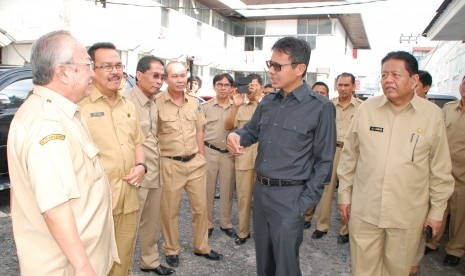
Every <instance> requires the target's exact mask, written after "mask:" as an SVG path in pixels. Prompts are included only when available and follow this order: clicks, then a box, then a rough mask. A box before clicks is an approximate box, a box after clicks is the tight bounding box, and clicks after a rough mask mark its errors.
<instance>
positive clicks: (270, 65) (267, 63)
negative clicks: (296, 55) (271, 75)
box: [266, 60, 299, 72]
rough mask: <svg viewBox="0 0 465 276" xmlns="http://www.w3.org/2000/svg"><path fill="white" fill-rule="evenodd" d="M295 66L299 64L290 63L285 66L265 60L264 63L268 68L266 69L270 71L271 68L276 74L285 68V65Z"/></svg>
mask: <svg viewBox="0 0 465 276" xmlns="http://www.w3.org/2000/svg"><path fill="white" fill-rule="evenodd" d="M295 64H299V63H298V62H292V63H287V64H279V63H277V62H274V61H271V60H267V61H266V66H267V67H268V69H270V68H271V67H273V69H274V70H275V71H276V72H281V68H282V67H283V66H286V65H295Z"/></svg>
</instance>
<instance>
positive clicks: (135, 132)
mask: <svg viewBox="0 0 465 276" xmlns="http://www.w3.org/2000/svg"><path fill="white" fill-rule="evenodd" d="M79 105H80V106H81V111H82V115H83V117H84V119H85V120H86V122H87V125H88V127H89V130H90V134H91V135H92V139H93V140H94V143H95V144H96V145H97V147H98V148H99V150H100V153H99V157H100V161H101V162H102V165H103V167H104V168H105V173H106V174H107V176H108V179H109V181H110V187H111V192H112V199H113V215H120V214H129V213H132V212H135V211H137V210H139V204H138V201H137V190H136V189H134V188H133V187H132V185H130V184H129V183H128V182H127V181H124V180H123V177H124V176H126V175H127V174H128V173H129V170H130V169H131V168H132V167H134V166H135V165H136V159H135V148H136V146H137V145H140V144H142V143H143V142H144V136H143V134H142V131H141V129H140V126H139V122H138V118H137V112H136V108H135V107H134V104H133V103H132V102H131V101H130V100H128V99H127V98H125V97H123V96H122V95H121V94H120V92H117V93H116V99H115V101H114V102H113V104H111V103H110V102H109V101H108V98H107V97H106V96H104V95H102V93H101V92H100V91H98V89H97V88H96V87H95V86H93V87H92V91H91V94H90V96H89V97H87V98H85V99H83V100H82V101H81V102H80V103H79Z"/></svg>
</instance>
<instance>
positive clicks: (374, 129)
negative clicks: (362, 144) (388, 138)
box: [370, 126, 384, 132]
mask: <svg viewBox="0 0 465 276" xmlns="http://www.w3.org/2000/svg"><path fill="white" fill-rule="evenodd" d="M370 131H377V132H383V131H384V128H383V127H375V126H371V127H370Z"/></svg>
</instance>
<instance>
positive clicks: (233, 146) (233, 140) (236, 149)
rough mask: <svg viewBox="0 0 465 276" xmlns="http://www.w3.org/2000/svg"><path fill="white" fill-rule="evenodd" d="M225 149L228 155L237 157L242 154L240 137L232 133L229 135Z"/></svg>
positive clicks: (242, 148)
mask: <svg viewBox="0 0 465 276" xmlns="http://www.w3.org/2000/svg"><path fill="white" fill-rule="evenodd" d="M227 148H228V151H229V153H231V154H232V155H234V156H238V155H241V154H243V153H244V147H243V146H241V137H240V136H239V135H237V134H236V133H234V132H231V133H229V135H228V141H227Z"/></svg>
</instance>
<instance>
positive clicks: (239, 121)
mask: <svg viewBox="0 0 465 276" xmlns="http://www.w3.org/2000/svg"><path fill="white" fill-rule="evenodd" d="M257 106H258V103H257V102H248V103H247V104H245V105H241V106H240V107H239V109H238V110H237V113H236V118H235V119H234V128H235V129H240V128H243V127H244V126H245V124H246V123H247V122H248V121H250V119H252V115H253V114H254V112H255V110H256V109H257ZM257 149H258V143H255V144H252V145H250V146H249V147H247V148H244V153H243V154H241V155H238V156H235V158H234V166H235V168H236V170H240V171H242V170H253V168H254V164H255V158H257Z"/></svg>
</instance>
